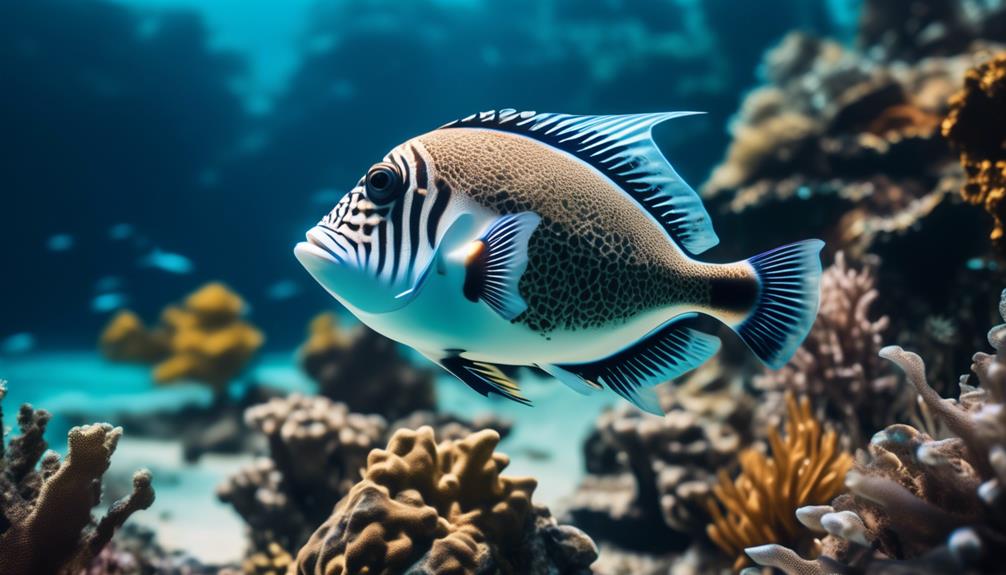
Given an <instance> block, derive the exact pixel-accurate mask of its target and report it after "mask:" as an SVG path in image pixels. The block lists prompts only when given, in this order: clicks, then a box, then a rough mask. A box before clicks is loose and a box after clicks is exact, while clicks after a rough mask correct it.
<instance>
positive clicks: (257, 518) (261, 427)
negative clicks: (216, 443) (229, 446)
mask: <svg viewBox="0 0 1006 575" xmlns="http://www.w3.org/2000/svg"><path fill="white" fill-rule="evenodd" d="M245 421H246V423H247V424H248V426H249V427H251V428H253V429H256V430H258V431H259V432H260V433H262V434H263V435H265V437H266V439H267V441H268V444H269V457H268V458H261V459H259V460H257V461H256V462H255V463H253V464H252V465H250V466H248V467H246V468H244V469H242V470H241V471H240V472H239V473H238V474H237V475H235V476H234V477H232V478H230V479H229V480H228V481H227V482H226V483H224V484H223V485H221V486H220V488H219V489H218V496H219V497H220V499H221V500H223V501H224V502H226V503H229V504H231V505H232V506H233V507H234V509H235V511H237V512H238V514H240V515H241V517H242V518H243V519H244V520H245V521H246V522H247V523H248V526H249V528H250V534H251V537H252V549H251V550H252V551H259V552H266V551H268V549H269V547H270V545H271V544H279V546H280V547H281V548H282V549H286V550H290V551H292V550H295V549H297V548H298V547H299V546H300V545H303V543H304V542H305V541H307V538H308V537H309V536H310V534H311V532H312V531H313V530H314V528H315V527H317V526H318V525H319V524H321V522H322V521H324V520H325V518H326V517H328V514H329V512H330V511H331V509H332V506H333V505H335V503H336V502H337V501H339V499H340V498H341V497H342V496H343V495H345V494H346V493H347V492H348V491H349V488H350V487H351V486H352V485H353V484H354V483H356V482H357V481H358V480H359V479H360V470H361V469H362V468H363V467H364V464H365V463H366V461H367V454H368V453H369V452H370V450H371V449H373V448H375V447H377V446H378V445H380V442H381V440H382V438H383V434H384V430H385V422H384V420H383V419H382V418H381V417H379V416H367V415H361V414H358V413H351V412H350V411H349V409H348V408H347V407H346V406H345V405H344V404H341V403H334V402H332V401H331V400H329V399H326V398H324V397H305V396H301V395H296V394H295V395H291V396H289V397H286V398H276V399H272V400H270V401H269V402H267V403H264V404H262V405H258V406H255V407H252V408H250V409H248V410H247V411H246V412H245Z"/></svg>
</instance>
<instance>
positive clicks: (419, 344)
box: [295, 110, 822, 413]
mask: <svg viewBox="0 0 1006 575" xmlns="http://www.w3.org/2000/svg"><path fill="white" fill-rule="evenodd" d="M687 114H688V113H666V114H636V115H628V116H569V115H563V114H536V113H533V112H516V111H513V110H503V111H500V112H486V113H482V114H477V115H473V116H469V117H468V118H465V119H462V120H459V121H456V122H452V123H451V124H448V125H447V126H444V127H442V128H440V129H438V130H434V131H432V132H429V133H427V134H423V135H421V136H418V137H415V138H412V139H411V140H408V141H407V142H405V143H403V144H401V145H399V146H398V147H396V148H395V149H393V150H392V151H391V152H390V153H389V154H388V155H387V156H386V157H385V158H384V160H383V161H382V162H380V163H378V164H376V165H375V166H374V167H372V168H371V170H370V171H368V174H367V175H366V176H365V177H364V178H363V179H361V180H360V182H359V183H358V185H357V186H356V188H354V189H353V190H352V191H351V192H350V193H349V194H348V195H347V196H345V197H344V198H343V199H342V200H340V202H339V203H338V204H337V205H336V207H335V208H334V209H333V210H332V211H331V212H330V213H329V214H328V215H326V216H325V217H324V218H323V219H322V221H321V222H319V224H318V225H317V226H316V227H315V228H313V229H312V230H310V231H309V232H308V234H307V239H308V241H307V242H303V243H301V244H299V245H298V247H297V248H296V250H295V253H296V254H297V257H298V258H299V259H300V261H301V263H302V264H304V266H305V267H306V268H307V269H308V271H309V272H310V273H311V274H312V275H313V276H314V277H315V279H317V280H318V281H319V282H320V283H321V284H322V285H323V286H324V287H325V288H326V289H327V290H328V291H329V292H330V293H331V294H332V295H333V296H334V297H335V298H336V299H337V300H339V301H340V302H341V303H342V304H343V305H345V306H346V307H347V308H348V309H349V310H350V311H352V312H353V313H354V314H355V315H357V316H358V317H359V318H360V319H361V320H362V321H363V322H364V323H366V324H367V325H369V326H370V327H372V328H373V329H375V330H377V331H378V332H380V333H382V334H384V335H386V336H388V337H390V338H392V339H395V340H397V341H400V342H402V343H405V344H407V345H409V346H411V347H413V348H415V349H417V350H419V351H420V352H422V353H423V354H424V355H426V356H427V357H428V358H430V359H431V360H433V361H435V362H437V363H439V364H440V365H441V366H443V367H444V368H445V369H447V370H448V371H450V372H451V373H453V374H454V375H456V376H458V377H459V378H460V379H462V380H463V381H464V382H465V383H467V384H468V385H469V386H470V387H472V388H474V389H476V390H477V391H480V392H482V393H490V392H495V393H499V394H501V395H504V396H506V397H508V398H510V399H514V400H517V401H522V402H527V400H526V398H524V396H523V395H522V394H521V393H520V390H519V388H518V386H517V384H516V383H515V382H513V381H512V380H510V379H509V378H508V377H506V376H505V375H504V374H503V373H502V371H501V370H500V369H499V368H498V366H500V365H531V366H536V367H539V368H541V369H543V370H545V371H546V372H548V373H550V374H551V375H553V376H555V377H556V378H557V379H559V380H560V381H562V382H563V383H565V384H566V385H568V386H570V387H572V388H573V389H575V390H577V391H579V392H582V393H589V392H592V391H594V390H597V389H603V388H608V389H611V390H613V391H615V392H616V393H618V394H619V395H621V396H622V397H624V398H626V399H628V400H629V401H632V402H633V403H635V404H636V405H637V406H639V407H641V408H643V409H645V410H647V411H651V412H656V413H659V405H658V404H657V401H656V398H655V396H654V394H653V393H652V390H651V389H649V388H650V387H652V385H654V384H656V383H659V382H662V381H666V380H669V379H672V378H673V377H676V376H678V375H680V374H682V373H684V372H685V371H688V370H689V369H692V368H694V367H696V366H698V365H699V364H701V363H702V362H704V361H705V360H707V359H708V358H709V357H710V356H711V355H713V354H714V353H715V352H716V351H717V349H718V347H719V340H718V338H716V337H714V336H711V335H708V334H704V333H701V332H698V331H696V330H693V329H691V328H688V327H685V326H683V325H681V324H680V320H681V319H684V318H687V317H690V316H692V315H694V314H699V313H700V314H705V315H710V316H712V317H715V318H717V319H719V320H720V321H722V322H724V323H726V324H727V325H730V326H731V327H733V328H734V329H735V330H737V331H738V333H739V334H740V335H741V337H742V339H744V341H745V342H746V343H748V345H749V346H750V347H752V349H753V350H754V351H755V352H756V353H757V354H758V355H759V357H761V358H762V359H763V360H764V361H765V362H766V363H768V364H769V365H772V366H776V367H778V366H781V365H782V364H784V363H785V362H786V361H787V360H788V358H789V356H790V355H791V354H792V353H793V352H794V351H795V349H796V347H797V346H798V345H799V343H800V341H802V339H803V337H804V336H805V335H806V333H807V331H808V330H809V328H810V325H811V323H812V322H813V318H814V315H815V314H816V311H817V304H818V278H819V275H820V261H819V260H818V252H819V250H820V247H821V245H822V244H821V243H820V242H818V241H816V240H811V241H807V242H802V243H798V244H793V245H791V246H787V247H784V248H780V249H779V250H775V251H773V252H769V253H768V254H763V255H761V256H756V257H755V258H752V259H751V260H745V261H742V262H734V263H730V264H711V263H705V262H701V261H698V260H697V259H696V258H695V257H694V256H695V255H697V254H699V253H701V252H702V251H705V250H706V249H708V248H709V247H712V246H713V245H715V244H716V243H717V242H718V239H717V237H716V235H715V232H714V231H713V229H712V225H711V222H710V219H709V216H708V214H707V213H706V212H705V209H704V208H703V206H702V203H701V200H700V199H699V198H698V196H697V195H696V194H695V192H694V191H693V190H692V189H691V188H690V187H689V186H688V185H687V184H686V183H685V182H684V181H683V180H682V179H681V178H680V177H679V176H678V175H677V174H676V173H675V172H674V170H673V168H672V167H671V166H670V165H669V164H668V163H667V161H666V160H665V159H664V157H663V155H662V154H661V153H660V151H659V150H658V149H657V147H656V145H655V144H654V143H653V140H652V138H651V136H650V132H651V129H652V127H653V126H654V125H656V124H657V123H659V122H662V121H665V120H669V119H672V118H675V117H679V116H683V115H687Z"/></svg>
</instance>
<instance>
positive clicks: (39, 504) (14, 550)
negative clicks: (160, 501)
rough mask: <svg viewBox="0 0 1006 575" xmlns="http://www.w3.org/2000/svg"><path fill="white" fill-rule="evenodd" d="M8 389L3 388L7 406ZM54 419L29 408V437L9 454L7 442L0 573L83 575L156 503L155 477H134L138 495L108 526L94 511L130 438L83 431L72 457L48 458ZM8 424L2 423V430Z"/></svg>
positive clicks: (110, 515)
mask: <svg viewBox="0 0 1006 575" xmlns="http://www.w3.org/2000/svg"><path fill="white" fill-rule="evenodd" d="M4 395H6V387H5V385H4V383H3V382H0V401H2V400H3V397H4ZM48 422H49V414H48V413H47V412H45V411H42V410H38V411H36V410H34V409H32V407H31V406H29V405H27V404H26V405H23V406H22V407H21V411H20V412H19V413H18V425H19V426H20V428H21V435H20V436H18V437H14V438H12V439H11V440H10V443H9V445H8V446H7V448H6V449H4V448H3V442H2V441H0V573H4V574H5V575H21V574H23V575H33V574H36V573H60V574H64V573H65V574H70V573H77V572H79V571H81V570H82V569H84V568H85V567H87V566H88V565H89V564H90V563H91V561H92V560H94V558H95V557H96V556H97V555H98V554H99V553H100V552H101V550H102V549H103V548H104V547H105V546H106V545H107V544H108V543H109V541H110V540H111V539H112V536H113V535H114V533H115V530H116V529H118V528H119V527H121V526H122V524H123V523H124V522H125V521H126V519H128V518H129V516H130V515H132V514H133V513H135V512H136V511H139V510H141V509H146V508H148V507H150V505H151V504H153V502H154V491H153V488H152V487H151V484H150V482H151V475H150V472H149V471H145V470H142V471H138V472H137V473H136V474H135V475H134V476H133V492H132V494H130V495H128V496H126V497H124V498H123V499H121V500H119V501H116V502H114V503H113V504H112V505H111V507H109V509H108V512H107V513H106V514H105V516H104V517H102V518H101V519H100V520H98V521H95V519H94V517H93V516H92V515H91V509H92V508H93V507H95V506H96V505H98V503H99V501H100V498H101V477H102V475H103V474H104V473H105V471H106V470H108V466H109V461H110V459H111V457H112V453H114V452H115V447H116V445H117V443H118V441H119V437H120V436H121V435H122V429H121V428H118V427H115V428H113V427H112V426H111V425H108V424H95V425H87V426H82V427H75V428H73V429H71V430H70V433H69V435H68V437H67V445H68V449H69V453H68V455H67V456H66V459H65V460H63V461H60V460H59V456H58V455H57V454H55V453H53V452H48V453H46V454H45V455H44V456H43V453H45V450H46V447H47V444H46V442H45V439H44V438H43V434H44V433H45V428H46V425H47V423H48ZM2 426H3V422H2V420H0V429H2Z"/></svg>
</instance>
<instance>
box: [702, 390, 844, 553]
mask: <svg viewBox="0 0 1006 575" xmlns="http://www.w3.org/2000/svg"><path fill="white" fill-rule="evenodd" d="M786 408H787V415H788V417H787V420H786V423H785V428H784V431H783V436H782V437H780V435H779V432H778V430H777V428H775V427H773V428H771V429H769V432H768V438H769V439H768V443H769V446H770V447H771V456H766V455H765V454H764V453H762V452H761V451H760V450H759V449H757V448H749V449H747V450H745V451H744V452H743V453H741V454H740V467H741V472H740V475H738V476H737V478H736V479H734V480H731V479H730V477H729V475H728V474H727V472H726V471H721V472H720V474H719V484H718V485H717V486H716V487H715V488H714V489H713V493H714V494H715V496H716V497H715V502H713V501H712V500H709V503H708V505H709V513H710V515H711V516H712V518H713V521H712V523H711V524H710V525H709V527H708V535H709V538H710V539H711V540H712V541H713V542H714V543H716V545H718V546H719V547H720V549H722V550H723V552H724V553H726V554H728V555H730V556H731V557H735V558H736V559H735V560H734V568H735V569H740V568H741V567H743V566H744V565H745V564H746V563H747V562H748V557H747V556H745V554H744V550H745V549H746V548H748V547H753V546H756V545H760V544H765V543H777V542H782V541H784V542H787V543H789V544H790V545H791V546H794V547H798V548H801V549H804V548H805V547H807V545H808V544H809V543H810V542H811V539H812V538H811V536H810V532H809V531H808V530H807V529H805V528H804V527H803V526H801V525H800V524H799V523H798V522H797V520H796V516H795V512H796V510H797V509H798V508H800V507H803V506H805V505H809V504H820V503H826V502H828V501H830V500H831V499H832V498H833V497H834V496H835V495H836V494H838V493H839V492H840V491H841V490H842V489H843V483H842V482H843V480H844V479H845V474H846V471H848V470H849V469H850V468H851V467H852V463H853V461H852V456H851V455H849V454H848V453H846V452H844V451H842V449H841V447H840V446H839V441H838V434H837V433H835V431H834V430H830V429H829V430H825V429H824V425H823V424H821V423H820V422H818V421H817V420H816V418H815V417H814V415H813V414H812V413H811V408H810V401H809V400H808V399H807V398H806V397H804V398H802V399H801V400H800V401H799V402H797V400H796V398H795V396H794V395H793V394H792V393H787V395H786Z"/></svg>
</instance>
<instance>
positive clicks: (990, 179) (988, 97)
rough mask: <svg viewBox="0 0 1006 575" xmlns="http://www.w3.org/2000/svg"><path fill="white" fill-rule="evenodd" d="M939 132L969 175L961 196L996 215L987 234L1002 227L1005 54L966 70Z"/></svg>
mask: <svg viewBox="0 0 1006 575" xmlns="http://www.w3.org/2000/svg"><path fill="white" fill-rule="evenodd" d="M949 103H950V113H949V115H947V118H946V119H945V120H943V135H944V136H945V137H946V138H947V139H949V140H950V143H951V144H952V145H953V146H954V147H955V148H956V149H957V150H958V152H959V153H960V160H961V166H962V167H963V168H964V173H965V176H966V177H967V180H966V182H965V184H964V187H963V188H962V189H961V196H962V197H963V198H964V199H965V200H966V201H967V202H968V203H971V204H973V205H976V206H982V207H984V208H985V211H986V212H988V213H989V214H990V215H991V216H992V218H993V219H994V220H995V227H994V228H993V229H992V233H991V234H990V237H991V239H992V240H993V241H995V242H997V243H998V244H999V245H1000V246H1001V247H1002V246H1003V244H1002V240H1003V235H1004V233H1006V229H1004V226H1006V202H1004V201H1003V200H1004V199H1006V54H999V55H997V56H996V57H994V58H992V59H990V60H989V61H987V62H985V63H984V64H981V65H979V66H977V67H975V68H972V69H970V70H968V72H967V74H966V75H965V76H964V88H963V89H961V90H960V91H959V92H957V93H956V94H954V95H953V96H952V97H951V98H950V102H949Z"/></svg>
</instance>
